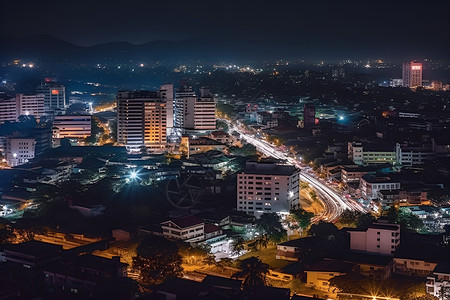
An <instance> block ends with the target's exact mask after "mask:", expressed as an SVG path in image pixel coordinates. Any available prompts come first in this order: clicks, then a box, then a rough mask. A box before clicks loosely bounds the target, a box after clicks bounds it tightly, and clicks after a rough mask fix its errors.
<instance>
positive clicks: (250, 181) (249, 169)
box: [237, 162, 300, 216]
mask: <svg viewBox="0 0 450 300" xmlns="http://www.w3.org/2000/svg"><path fill="white" fill-rule="evenodd" d="M299 180H300V171H299V170H298V169H297V168H295V167H294V166H287V165H279V164H274V163H259V162H247V164H246V168H245V170H244V171H243V172H242V173H240V174H238V176H237V210H238V211H244V212H246V213H247V214H250V215H255V216H260V215H262V214H263V213H286V214H287V213H289V211H290V210H291V209H292V208H294V207H296V206H297V205H298V203H299Z"/></svg>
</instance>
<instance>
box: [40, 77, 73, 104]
mask: <svg viewBox="0 0 450 300" xmlns="http://www.w3.org/2000/svg"><path fill="white" fill-rule="evenodd" d="M36 93H37V94H43V95H44V107H45V108H46V109H48V110H53V109H64V108H65V106H66V88H65V87H64V86H63V85H62V84H59V83H57V82H53V81H44V82H42V83H41V85H40V86H38V87H37V88H36Z"/></svg>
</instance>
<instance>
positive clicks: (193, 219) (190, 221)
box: [161, 215, 205, 242]
mask: <svg viewBox="0 0 450 300" xmlns="http://www.w3.org/2000/svg"><path fill="white" fill-rule="evenodd" d="M161 228H162V231H163V236H164V237H166V238H168V239H176V240H183V241H188V240H189V242H197V241H201V240H203V239H204V235H205V223H204V222H203V221H202V219H200V218H199V217H197V216H195V215H188V216H182V217H178V218H174V219H171V220H168V221H165V222H162V223H161Z"/></svg>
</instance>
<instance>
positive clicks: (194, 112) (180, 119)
mask: <svg viewBox="0 0 450 300" xmlns="http://www.w3.org/2000/svg"><path fill="white" fill-rule="evenodd" d="M174 126H175V127H177V128H180V129H190V130H200V131H210V130H215V129H216V102H215V100H214V97H213V96H212V94H211V92H210V91H209V90H208V89H205V88H201V89H200V97H197V96H196V94H195V92H194V91H193V90H192V87H188V86H183V87H182V88H181V89H178V90H177V91H176V92H175V125H174Z"/></svg>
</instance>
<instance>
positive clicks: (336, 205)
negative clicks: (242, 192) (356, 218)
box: [223, 120, 366, 222]
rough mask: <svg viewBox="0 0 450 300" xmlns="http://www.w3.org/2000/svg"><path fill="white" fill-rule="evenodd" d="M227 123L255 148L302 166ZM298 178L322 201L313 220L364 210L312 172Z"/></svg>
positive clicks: (266, 143)
mask: <svg viewBox="0 0 450 300" xmlns="http://www.w3.org/2000/svg"><path fill="white" fill-rule="evenodd" d="M223 121H225V122H227V123H228V125H229V128H230V130H231V131H236V132H238V133H239V134H240V136H241V138H242V139H244V140H245V141H247V142H248V143H250V144H252V145H254V146H255V147H256V149H257V150H258V151H259V152H261V153H263V154H264V155H266V156H271V157H274V158H276V159H280V160H284V161H286V162H288V163H290V164H293V165H295V166H296V167H298V168H302V167H303V166H302V164H301V162H300V161H298V160H296V159H294V158H292V157H289V156H288V155H287V154H286V153H284V152H283V151H280V150H279V149H277V147H276V146H274V145H272V144H270V143H269V142H267V141H265V140H261V139H258V138H255V137H254V136H253V135H252V134H248V133H245V132H243V130H241V129H240V127H239V126H238V125H236V124H233V123H231V122H230V121H228V120H223ZM300 180H302V181H304V182H307V183H308V184H309V185H310V187H311V188H313V189H314V191H315V192H316V194H317V196H318V198H319V200H320V201H321V202H322V204H323V206H324V207H325V210H324V212H323V213H322V214H320V215H317V216H316V217H315V218H314V221H318V220H325V221H328V222H332V221H335V220H336V219H337V218H338V217H339V215H340V214H341V213H342V212H343V211H344V210H346V209H350V210H358V211H361V212H366V210H365V209H364V208H363V207H362V206H361V205H360V204H359V203H357V202H355V201H354V200H352V199H348V198H347V197H346V196H345V195H341V194H340V193H339V192H337V191H335V190H334V189H333V188H331V187H329V186H327V184H326V182H324V181H322V180H321V179H318V178H317V177H316V176H315V175H314V174H313V173H312V172H311V173H306V172H301V174H300Z"/></svg>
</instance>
